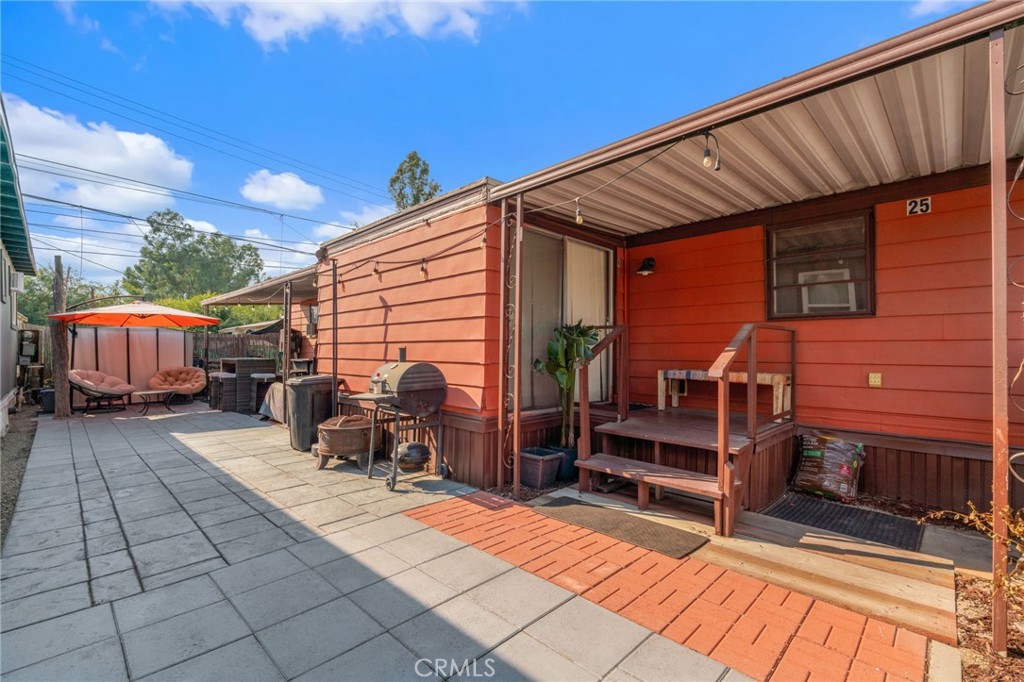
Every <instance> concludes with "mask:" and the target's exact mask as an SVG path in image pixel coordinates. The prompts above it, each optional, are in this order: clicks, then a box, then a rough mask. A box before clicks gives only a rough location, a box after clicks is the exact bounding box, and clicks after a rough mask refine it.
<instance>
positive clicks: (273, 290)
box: [203, 265, 317, 306]
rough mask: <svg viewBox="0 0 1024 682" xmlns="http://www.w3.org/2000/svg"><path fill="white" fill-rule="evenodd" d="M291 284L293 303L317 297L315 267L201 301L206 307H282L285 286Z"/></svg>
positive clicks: (311, 266)
mask: <svg viewBox="0 0 1024 682" xmlns="http://www.w3.org/2000/svg"><path fill="white" fill-rule="evenodd" d="M288 282H291V285H292V299H291V300H293V301H305V300H307V299H311V298H316V297H317V288H316V266H315V265H310V266H308V267H305V268H302V269H301V270H295V271H294V272H289V273H287V274H284V275H280V276H278V277H274V278H273V279H268V280H265V281H263V282H260V283H259V284H254V285H252V286H250V287H245V288H244V289H236V290H235V291H230V292H228V293H226V294H220V295H219V296H214V297H213V298H208V299H206V300H204V301H203V305H204V306H208V305H283V304H284V302H285V295H284V294H285V284H286V283H288Z"/></svg>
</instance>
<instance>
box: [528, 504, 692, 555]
mask: <svg viewBox="0 0 1024 682" xmlns="http://www.w3.org/2000/svg"><path fill="white" fill-rule="evenodd" d="M533 509H534V511H536V512H538V513H540V514H543V515H544V516H549V517H551V518H553V519H557V520H559V521H562V522H563V523H571V524H573V525H574V526H583V527H584V528H589V529H590V530H596V531H597V532H598V533H603V534H605V535H608V536H610V537H613V538H615V539H616V540H622V541H623V542H628V543H630V544H631V545H637V546H638V547H645V548H647V549H650V550H653V551H655V552H658V553H659V554H664V555H665V556H670V557H673V558H675V559H681V558H683V557H684V556H686V555H687V554H689V553H690V552H692V551H694V550H696V549H698V548H700V547H701V546H702V545H704V543H706V542H707V541H708V539H707V538H706V537H704V536H703V535H697V534H696V533H691V532H689V531H686V530H683V529H681V528H673V527H672V526H668V525H665V524H664V523H658V522H657V521H648V520H647V519H642V518H639V517H636V516H633V515H632V514H627V513H626V512H624V511H620V510H617V509H607V508H605V507H598V506H597V505H594V504H587V503H586V502H580V501H578V500H574V499H572V498H569V497H558V498H555V499H554V500H552V501H551V502H548V503H547V504H542V505H540V506H538V507H534V508H533Z"/></svg>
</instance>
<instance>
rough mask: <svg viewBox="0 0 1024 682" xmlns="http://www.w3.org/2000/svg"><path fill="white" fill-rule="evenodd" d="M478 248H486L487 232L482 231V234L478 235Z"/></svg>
mask: <svg viewBox="0 0 1024 682" xmlns="http://www.w3.org/2000/svg"><path fill="white" fill-rule="evenodd" d="M480 248H481V249H486V248H487V233H486V232H484V234H483V236H482V237H480Z"/></svg>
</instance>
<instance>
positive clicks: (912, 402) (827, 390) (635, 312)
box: [628, 187, 1024, 508]
mask: <svg viewBox="0 0 1024 682" xmlns="http://www.w3.org/2000/svg"><path fill="white" fill-rule="evenodd" d="M907 198H908V199H909V198H912V197H907ZM932 202H933V210H932V213H930V214H927V215H922V216H910V217H908V216H907V215H906V204H905V201H895V202H888V203H883V204H878V205H876V206H875V211H874V215H875V253H874V255H875V273H876V275H875V301H876V312H875V314H874V315H873V316H869V317H860V318H847V319H837V318H832V319H816V320H793V321H788V320H787V321H782V322H780V324H783V325H786V326H789V327H793V328H795V329H796V339H797V363H796V377H797V379H796V390H795V396H796V401H795V402H796V415H797V420H798V422H799V423H800V424H802V425H815V426H823V427H827V428H835V429H846V430H849V431H863V432H869V433H880V434H898V435H907V436H916V437H921V438H931V439H942V440H950V441H966V442H974V443H985V442H991V431H992V427H991V410H992V403H991V395H992V384H991V369H990V366H991V266H990V262H991V261H990V257H989V249H990V212H989V211H990V209H989V192H988V189H987V188H986V187H975V188H970V189H964V190H958V191H954V192H946V193H942V194H936V195H934V196H933V198H932ZM1015 205H1016V206H1017V210H1018V212H1021V211H1024V202H1022V201H1017V202H1015ZM825 217H826V216H823V218H825ZM764 238H765V228H764V227H763V226H759V225H755V226H750V227H747V228H743V229H737V230H733V231H729V232H721V233H716V234H710V235H705V236H700V237H694V238H690V239H680V240H677V241H672V242H664V243H660V244H655V245H647V246H638V247H633V248H631V249H629V255H628V262H629V267H630V269H631V270H630V271H631V272H632V271H635V270H636V268H637V267H638V266H639V264H640V262H641V261H642V260H643V258H645V257H650V256H654V257H655V258H656V260H657V271H656V273H655V275H653V276H651V277H636V276H632V277H631V279H630V283H629V311H630V389H631V396H632V399H634V400H642V401H646V402H654V401H655V400H656V396H657V392H656V391H657V389H656V385H655V384H656V381H655V378H654V377H655V373H656V372H657V370H658V369H665V368H700V369H704V368H707V367H709V366H710V365H711V363H712V362H714V360H715V358H716V357H717V356H718V354H719V353H720V352H721V351H722V349H723V348H724V347H725V345H726V343H727V342H728V341H729V340H730V339H731V338H732V336H733V335H734V334H735V333H736V331H737V330H738V329H739V327H740V325H742V324H744V323H746V322H762V321H765V317H766V306H765V247H764ZM1009 243H1010V259H1011V270H1010V271H1011V276H1013V275H1014V274H1015V273H1016V277H1017V279H1018V280H1020V281H1022V282H1024V265H1022V264H1021V263H1020V262H1018V261H1015V260H1014V259H1019V258H1020V257H1021V256H1024V226H1022V225H1021V223H1020V221H1015V220H1013V219H1012V218H1011V223H1010V235H1009ZM1015 262H1016V263H1017V265H1016V267H1015V266H1014V263H1015ZM1012 291H1014V290H1013V289H1011V297H1010V301H1011V303H1010V310H1009V316H1010V326H1009V342H1010V359H1011V363H1012V364H1013V365H1014V366H1013V367H1011V368H1010V375H1011V376H1013V373H1014V372H1015V370H1016V366H1015V365H1016V363H1017V362H1019V361H1020V359H1021V357H1022V353H1024V344H1022V337H1024V334H1022V322H1021V321H1020V320H1021V313H1022V304H1021V299H1022V298H1024V297H1020V296H1018V297H1014V296H1013V295H1012ZM764 338H765V340H766V341H767V342H765V343H761V344H760V345H759V349H758V359H759V362H760V363H761V364H760V365H759V368H758V369H759V370H760V371H766V370H768V371H771V370H776V371H785V370H784V367H785V365H784V362H783V361H784V360H785V358H786V350H785V346H784V344H782V343H779V342H778V341H777V339H779V337H778V336H772V335H770V334H766V335H765V337H764ZM741 368H742V363H741ZM869 372H881V373H882V381H883V384H882V388H869V387H868V385H867V375H868V373H869ZM693 389H694V395H692V397H691V400H692V401H693V402H694V403H695V404H698V405H700V406H710V405H711V404H713V395H712V394H711V393H710V390H709V389H710V386H708V387H703V386H694V387H693ZM734 393H736V392H735V391H734ZM1012 393H1013V395H1014V396H1021V397H1019V398H1017V400H1018V401H1019V402H1021V403H1022V404H1024V386H1021V385H1018V386H1017V387H1015V388H1014V389H1013V391H1012ZM762 397H763V396H762ZM1010 419H1011V428H1012V430H1013V436H1014V437H1013V438H1012V440H1013V441H1019V440H1020V431H1019V429H1020V427H1021V426H1022V423H1024V412H1022V411H1021V410H1018V409H1015V408H1013V407H1012V406H1011V414H1010ZM878 454H879V456H878V457H876V458H875V460H876V464H875V466H871V458H869V461H868V465H867V467H866V470H865V482H866V487H867V489H868V490H869V492H870V491H872V490H877V492H878V493H879V494H884V495H885V496H888V497H897V498H900V499H910V498H914V499H917V498H919V499H920V501H921V502H922V503H928V504H933V505H939V504H940V503H941V504H945V505H947V506H950V505H952V506H956V507H960V508H962V507H963V504H964V502H965V501H966V499H967V496H968V495H975V497H974V498H973V499H975V500H977V499H979V498H978V497H977V495H979V494H981V493H983V492H984V491H985V490H987V487H986V486H985V485H984V484H983V483H984V481H985V480H988V481H990V480H991V466H990V465H989V466H988V468H987V470H986V469H985V466H984V465H983V464H982V463H981V462H973V463H968V462H967V460H962V459H950V458H942V457H941V456H937V455H930V456H929V457H931V458H935V457H938V459H930V458H929V457H925V456H924V453H917V454H915V453H913V452H909V451H884V452H883V451H882V450H879V452H878ZM883 455H884V456H883ZM919 455H920V456H919ZM918 460H920V461H918ZM972 467H973V468H972ZM883 468H884V469H886V470H891V471H893V472H902V474H903V475H902V476H901V477H898V478H897V477H888V476H886V475H885V474H883V473H882V469H883ZM954 468H962V469H963V470H964V471H963V476H960V477H954V478H953V479H952V480H954V481H963V482H964V485H962V486H961V485H960V484H959V483H953V484H947V485H946V487H945V488H942V490H943V491H944V492H942V493H941V494H939V493H937V492H936V488H935V486H934V485H928V484H926V481H929V480H931V481H933V483H934V481H935V479H936V478H937V477H939V478H941V476H940V472H941V471H943V470H945V469H949V472H950V474H951V475H953V474H955V473H956V472H955V471H953V469H954ZM986 471H987V473H988V476H987V477H986V476H985V473H986ZM914 472H919V475H915V473H914ZM947 480H948V479H947ZM968 480H971V481H975V483H974V484H972V485H971V486H968V485H967V483H966V482H967V481H968ZM894 486H895V487H894ZM968 487H970V490H968ZM946 488H949V489H948V490H946ZM961 488H963V491H961ZM954 490H956V491H957V492H955V493H954Z"/></svg>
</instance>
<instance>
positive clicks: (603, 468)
mask: <svg viewBox="0 0 1024 682" xmlns="http://www.w3.org/2000/svg"><path fill="white" fill-rule="evenodd" d="M576 466H577V467H579V468H580V469H586V470H588V471H592V472H599V473H605V474H611V475H613V476H620V477H622V478H625V479H627V480H630V481H635V482H636V484H637V507H639V508H640V509H647V507H648V506H649V505H650V498H651V493H650V487H651V486H652V485H654V486H659V487H663V488H669V489H670V490H678V491H680V492H684V493H692V494H694V495H700V496H702V497H710V498H711V499H712V500H713V501H714V505H715V528H721V523H722V507H723V499H724V498H725V495H724V494H723V492H722V491H721V490H719V488H718V478H717V477H715V476H711V475H710V474H700V473H697V472H695V471H684V470H683V469H673V468H672V467H667V466H663V465H661V464H652V463H650V462H641V461H639V460H635V459H626V458H625V457H616V456H615V455H606V454H604V453H597V454H594V455H591V456H590V457H589V458H588V459H585V460H584V459H577V460H576ZM584 478H585V477H581V479H580V481H581V483H582V482H583V480H584ZM584 487H585V488H587V490H589V485H587V486H584V485H581V486H580V492H586V490H584V489H583V488H584Z"/></svg>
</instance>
